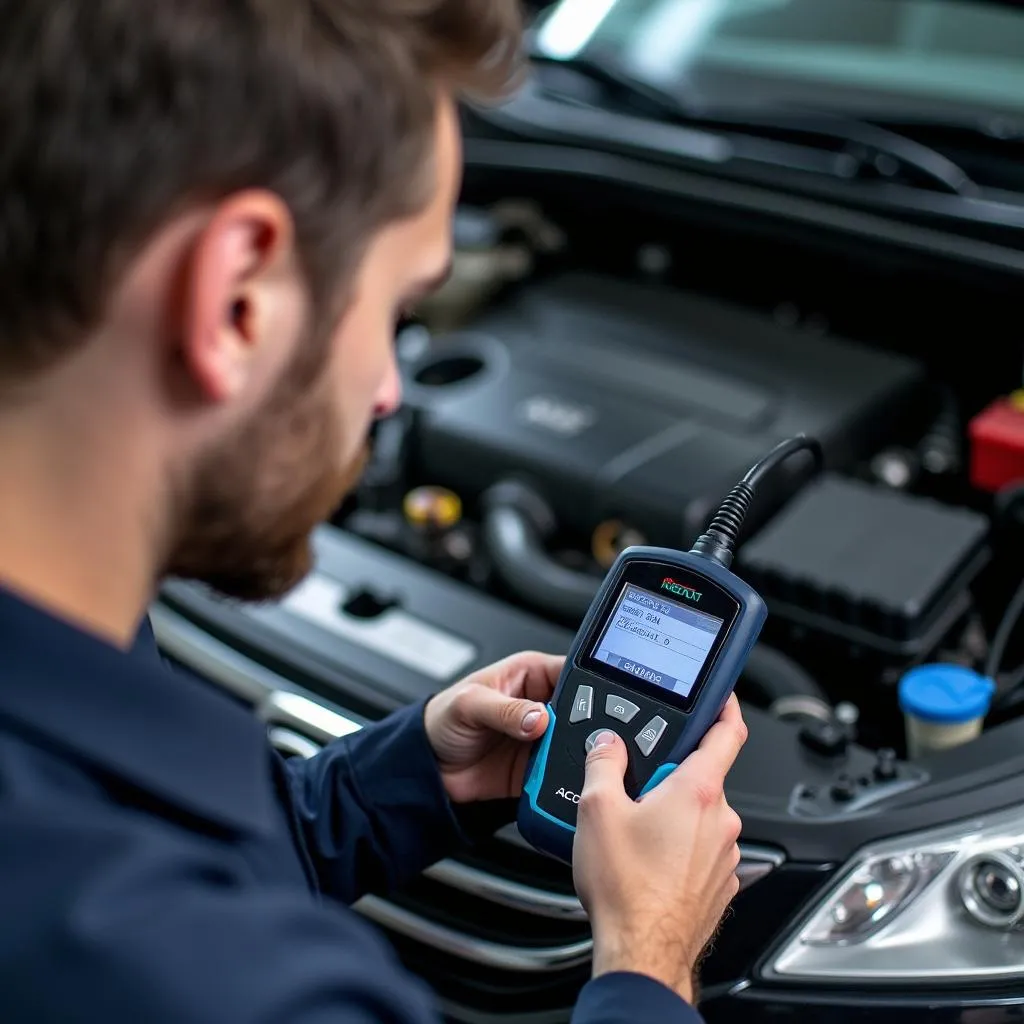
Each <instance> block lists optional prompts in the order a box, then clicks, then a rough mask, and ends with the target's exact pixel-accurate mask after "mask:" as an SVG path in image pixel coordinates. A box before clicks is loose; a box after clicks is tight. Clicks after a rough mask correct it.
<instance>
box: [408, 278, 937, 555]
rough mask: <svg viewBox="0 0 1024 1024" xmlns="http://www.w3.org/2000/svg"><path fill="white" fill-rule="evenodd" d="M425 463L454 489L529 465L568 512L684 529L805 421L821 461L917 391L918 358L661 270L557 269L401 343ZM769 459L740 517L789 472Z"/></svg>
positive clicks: (868, 434)
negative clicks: (757, 309)
mask: <svg viewBox="0 0 1024 1024" xmlns="http://www.w3.org/2000/svg"><path fill="white" fill-rule="evenodd" d="M403 373H404V376H405V378H406V394H407V400H408V403H409V404H410V405H411V406H412V407H413V408H414V409H415V410H416V411H417V421H418V423H417V427H416V430H415V438H414V444H413V449H414V451H413V457H414V462H415V468H416V471H417V474H418V475H419V476H420V477H421V478H422V479H424V480H426V481H428V482H430V483H434V484H439V485H443V486H446V487H450V488H452V489H453V490H455V491H458V492H459V493H460V494H462V495H463V497H464V498H468V499H472V498H474V497H476V496H479V495H480V494H481V492H483V491H484V490H486V489H487V488H488V487H489V486H491V485H492V484H494V483H496V482H498V481H500V480H503V479H508V478H517V479H520V480H526V481H528V482H530V483H532V484H533V485H534V486H535V487H536V488H537V490H538V491H539V492H540V493H541V494H542V495H543V496H544V497H545V498H546V499H547V501H548V502H549V503H550V504H551V506H552V508H553V509H554V511H555V513H556V515H557V516H558V519H559V522H560V523H561V524H562V525H563V526H565V527H568V528H571V529H575V530H579V531H583V532H584V533H588V532H589V531H591V530H593V529H594V528H595V527H596V526H597V525H598V524H600V523H601V522H603V521H605V520H608V519H619V520H622V521H624V522H626V523H628V524H630V525H631V526H633V527H635V528H637V529H639V530H641V531H642V532H643V533H644V534H645V535H646V537H647V538H648V540H649V541H650V542H651V543H655V544H666V545H672V546H675V545H683V544H689V543H690V542H692V540H693V539H694V538H695V537H696V535H697V534H698V533H699V532H700V531H701V529H702V528H703V527H704V526H705V524H706V521H707V519H708V517H709V515H710V514H711V513H712V512H713V510H714V508H715V506H716V505H717V504H718V502H719V501H720V500H721V498H722V497H723V496H724V495H725V494H726V493H727V492H728V491H729V489H730V488H731V487H732V486H733V485H734V484H735V483H736V482H737V481H738V480H739V479H740V478H741V477H742V476H743V474H744V473H745V472H746V470H747V469H748V468H749V466H750V465H751V464H752V463H753V462H755V461H756V460H757V459H758V458H759V457H760V456H761V455H763V454H764V453H765V452H766V451H767V450H768V449H769V448H770V447H771V446H772V445H773V444H774V443H776V442H777V441H780V440H783V439H784V438H786V437H788V436H790V435H792V434H796V433H799V432H801V431H804V432H806V433H809V434H812V435H814V436H815V437H817V438H818V439H819V440H820V441H821V442H822V444H823V446H824V449H825V455H826V461H827V464H828V466H829V467H830V468H831V469H842V468H844V467H847V466H849V464H850V463H851V462H852V461H854V460H856V459H858V458H860V457H862V456H864V455H865V454H867V453H869V452H871V451H873V450H874V449H875V448H876V447H877V445H878V444H879V443H880V442H882V441H884V440H885V439H886V438H887V437H888V436H891V434H892V432H893V431H894V430H895V429H896V426H897V421H898V420H900V419H905V418H906V416H907V415H908V414H910V413H911V412H912V410H913V409H914V408H915V407H916V405H917V403H916V402H915V401H913V399H914V397H915V395H916V394H917V393H918V392H919V391H920V390H921V384H922V381H923V372H922V370H921V368H920V367H919V366H918V365H917V364H916V363H914V362H912V361H910V360H908V359H904V358H901V357H898V356H893V355H890V354H885V353H880V352H875V351H873V350H870V349H867V348H865V347H862V346H860V345H856V344H853V343H850V342H845V341H838V340H835V339H832V338H829V337H822V336H815V335H811V334H808V333H806V332H800V331H797V330H789V329H785V328H783V327H780V326H778V325H777V324H775V323H774V322H773V321H772V320H770V319H768V318H765V317H760V316H757V315H754V314H751V313H748V312H746V311H743V310H739V309H736V308H733V307H729V306H726V305H723V304H719V303H715V302H711V301H708V300H706V299H700V298H696V297H693V296H690V295H686V294H681V293H679V292H673V291H669V290H667V289H664V288H658V287H653V286H652V287H648V286H644V285H638V284H633V283H628V282H622V281H619V280H615V279H611V278H607V279H606V278H602V277H597V276H587V275H582V274H574V275H567V276H564V277H560V278H555V279H551V280H548V281H545V282H543V283H540V284H535V285H531V286H528V287H526V288H524V289H523V290H522V291H520V292H519V293H518V294H517V295H516V296H515V297H514V298H513V299H511V300H510V301H508V302H507V303H505V304H503V305H501V306H499V307H496V308H494V309H493V310H491V311H489V312H488V313H487V314H485V316H484V317H483V318H481V319H480V320H479V322H477V323H476V324H475V325H474V326H473V327H472V329H470V330H468V331H465V332H462V333H459V334H456V335H450V336H447V337H444V338H439V339H436V340H434V341H432V342H431V344H430V345H429V347H428V348H427V350H426V351H421V352H419V353H417V354H415V356H414V357H412V358H409V359H406V360H405V361H404V366H403ZM793 463H794V467H791V468H790V472H789V476H788V477H787V476H786V474H785V473H780V474H778V481H779V482H778V483H777V485H776V487H775V491H774V493H772V492H769V493H767V494H765V495H764V499H763V500H759V502H758V503H757V506H756V508H755V510H754V511H753V513H752V516H751V519H750V522H749V523H748V525H749V526H755V525H756V524H757V522H758V520H759V519H763V517H764V515H765V514H766V513H767V512H768V511H770V510H771V508H772V507H774V506H777V504H778V503H779V502H780V501H781V500H783V499H784V498H785V497H787V496H788V494H789V493H790V492H791V491H792V489H793V488H794V487H795V486H796V482H797V476H796V474H797V473H798V472H799V463H800V460H793Z"/></svg>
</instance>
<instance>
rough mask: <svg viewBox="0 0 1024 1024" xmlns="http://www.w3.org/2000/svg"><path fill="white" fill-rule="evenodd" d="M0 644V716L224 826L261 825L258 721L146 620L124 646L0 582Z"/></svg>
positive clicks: (263, 773) (267, 804)
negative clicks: (174, 652)
mask: <svg viewBox="0 0 1024 1024" xmlns="http://www.w3.org/2000/svg"><path fill="white" fill-rule="evenodd" d="M0 652H2V656H0V718H6V719H7V720H8V721H9V722H11V723H13V724H15V725H16V726H20V727H21V728H22V729H23V730H26V731H30V732H32V733H35V734H36V735H37V736H41V737H45V738H46V739H47V740H49V741H50V742H51V743H56V744H58V745H59V746H61V747H63V748H64V749H65V750H67V751H68V752H70V753H71V754H72V755H74V756H77V757H78V758H80V759H83V760H85V761H87V762H90V763H91V764H93V765H95V766H97V767H100V768H102V769H104V770H106V771H108V772H111V773H113V774H115V775H117V776H120V777H121V778H122V779H124V780H126V781H128V782H129V783H131V784H133V785H135V786H136V787H138V788H141V789H143V790H145V791H147V792H149V793H150V794H151V795H153V796H156V797H158V798H160V799H161V800H163V801H165V802H168V803H171V804H174V805H176V806H177V807H179V808H180V809H183V810H185V811H188V812H191V813H192V814H194V815H198V816H200V817H202V818H205V819H207V820H210V821H212V822H214V823H219V824H221V825H223V826H227V827H228V828H230V829H232V830H234V831H243V832H267V831H269V830H270V829H271V828H272V827H273V821H274V814H273V807H274V803H273V790H272V788H271V785H270V781H269V775H268V764H269V756H270V755H269V749H268V745H267V742H266V736H265V734H264V731H263V729H262V727H261V726H260V725H259V723H258V722H257V721H256V719H255V718H254V717H253V716H252V715H251V714H249V713H248V712H247V711H246V710H245V709H244V708H242V707H241V706H239V705H237V704H236V703H235V702H234V701H233V700H232V699H231V698H230V697H228V696H227V695H226V694H222V693H220V692H219V691H217V690H216V689H215V688H214V687H213V686H210V685H207V684H206V683H203V682H202V681H200V680H198V679H195V678H193V677H191V676H189V675H187V674H185V673H178V672H176V671H174V670H173V669H171V668H170V667H169V666H167V665H166V664H165V663H164V662H163V660H162V659H161V658H160V657H159V654H158V653H157V651H156V646H155V642H154V641H153V640H152V633H151V631H150V630H149V625H148V621H147V622H146V624H145V626H144V628H143V629H142V630H141V631H140V636H139V639H138V640H137V641H136V645H135V647H134V649H133V650H132V651H130V652H127V653H126V652H124V651H120V650H118V649H117V648H115V647H113V646H112V645H109V644H107V643H104V642H103V641H102V640H100V639H99V638H97V637H95V636H92V635H90V634H88V633H86V632H83V631H81V630H79V629H76V628H75V627H74V626H72V625H70V624H68V623H67V622H64V621H63V620H61V619H58V618H56V617H54V616H53V615H51V614H49V613H47V612H45V611H43V610H42V609H40V608H38V607H36V606H34V605H31V604H30V603H28V602H27V601H25V600H23V599H21V598H19V597H16V596H15V595H14V594H12V593H11V592H10V591H9V590H5V589H3V588H2V587H0Z"/></svg>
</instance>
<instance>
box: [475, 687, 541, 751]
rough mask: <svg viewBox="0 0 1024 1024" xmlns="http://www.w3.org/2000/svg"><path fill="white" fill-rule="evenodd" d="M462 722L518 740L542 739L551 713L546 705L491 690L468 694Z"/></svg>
mask: <svg viewBox="0 0 1024 1024" xmlns="http://www.w3.org/2000/svg"><path fill="white" fill-rule="evenodd" d="M463 700H464V703H463V708H462V712H463V719H464V721H465V722H466V724H467V725H470V726H476V727H477V728H484V729H490V730H492V731H493V732H498V733H501V734H502V735H504V736H511V737H512V739H515V740H534V739H539V738H540V737H541V736H542V735H543V734H544V730H545V729H547V727H548V712H547V708H546V707H545V706H544V705H543V704H539V703H537V702H536V701H532V700H522V699H520V698H518V697H510V696H508V694H506V693H502V692H501V691H500V690H492V689H491V688H490V687H489V686H473V687H470V688H469V689H467V690H466V692H465V695H464V698H463Z"/></svg>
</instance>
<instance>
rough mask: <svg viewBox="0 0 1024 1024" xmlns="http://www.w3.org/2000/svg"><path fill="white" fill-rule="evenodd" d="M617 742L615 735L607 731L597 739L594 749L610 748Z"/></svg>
mask: <svg viewBox="0 0 1024 1024" xmlns="http://www.w3.org/2000/svg"><path fill="white" fill-rule="evenodd" d="M614 742H615V733H613V732H608V730H607V729H606V730H605V731H604V732H602V733H601V734H600V735H599V736H598V737H597V739H595V740H594V749H595V750H597V748H598V747H610V746H611V745H612V744H613V743H614Z"/></svg>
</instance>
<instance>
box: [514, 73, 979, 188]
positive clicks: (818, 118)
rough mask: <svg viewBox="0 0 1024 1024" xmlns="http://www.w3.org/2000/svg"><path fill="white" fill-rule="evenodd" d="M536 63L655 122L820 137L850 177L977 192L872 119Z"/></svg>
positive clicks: (962, 174) (807, 139) (947, 163)
mask: <svg viewBox="0 0 1024 1024" xmlns="http://www.w3.org/2000/svg"><path fill="white" fill-rule="evenodd" d="M533 60H534V62H535V63H537V64H543V65H547V66H550V67H560V68H564V69H566V70H568V71H569V72H570V73H573V74H575V75H577V76H579V77H581V78H583V79H585V80H587V81H589V82H592V83H595V84H597V85H599V86H601V87H603V88H605V89H607V90H608V91H609V92H610V93H612V94H613V95H617V97H618V98H619V99H621V100H625V101H626V102H627V103H628V104H629V105H631V106H632V107H633V109H634V110H636V111H637V113H639V114H641V115H642V116H646V117H649V118H652V119H655V120H664V121H669V122H674V123H676V124H681V125H685V126H687V127H691V128H708V129H715V128H717V129H719V130H723V129H724V130H732V131H734V132H738V133H741V134H748V135H755V136H760V137H765V138H771V139H774V140H776V141H786V139H787V138H789V137H795V138H799V139H800V140H801V142H803V143H804V144H811V143H812V141H813V140H815V139H817V140H825V139H828V140H830V141H832V142H833V143H840V144H841V145H842V146H843V147H844V149H845V151H846V155H847V156H848V157H849V158H850V159H851V160H852V161H854V163H855V166H854V167H853V168H852V173H851V174H849V175H848V176H851V177H852V176H855V175H856V173H858V171H859V170H861V169H863V168H865V167H867V166H873V167H874V169H875V170H876V171H877V172H878V173H880V174H881V175H883V176H886V177H891V176H893V175H894V174H896V173H898V172H899V171H901V170H902V171H904V172H906V173H907V174H908V175H910V176H913V177H915V178H917V179H919V180H920V181H921V182H922V184H927V185H928V186H929V187H931V188H933V189H936V190H938V191H941V192H946V193H949V194H951V195H958V196H971V195H974V194H976V193H977V191H978V187H977V185H976V184H975V183H974V182H973V181H972V180H971V178H970V176H969V175H968V174H967V172H966V171H965V170H964V169H963V168H962V167H959V166H958V165H957V164H956V163H954V162H953V161H952V160H950V159H949V158H948V157H946V156H944V155H943V154H942V153H940V152H938V151H937V150H935V149H932V148H931V147H929V146H925V145H923V144H922V143H920V142H916V141H915V140H913V139H909V138H907V137H906V136H904V135H900V134H899V133H898V132H895V131H891V130H889V129H888V128H883V127H881V126H880V125H876V124H872V123H870V122H868V121H861V120H859V119H857V118H853V117H846V116H843V115H842V114H833V113H828V112H822V111H818V110H806V111H805V110H799V109H788V110H778V109H774V110H770V111H758V110H750V111H746V110H744V111H734V110H719V109H715V108H698V107H696V106H690V105H689V104H687V103H686V102H685V101H684V100H683V99H681V98H679V97H677V96H675V95H674V94H673V93H671V92H668V91H667V90H665V89H662V88H660V87H659V86H657V85H654V84H652V83H649V82H644V81H643V80H641V79H639V78H637V77H635V76H634V75H631V74H630V73H629V72H628V71H625V70H623V69H622V68H621V67H620V66H619V65H618V64H617V63H616V62H615V60H614V58H613V57H611V56H610V55H607V54H602V55H600V56H584V55H577V56H575V57H569V58H553V57H547V56H545V55H544V54H543V53H534V54H533ZM819 144H820V143H819Z"/></svg>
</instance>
